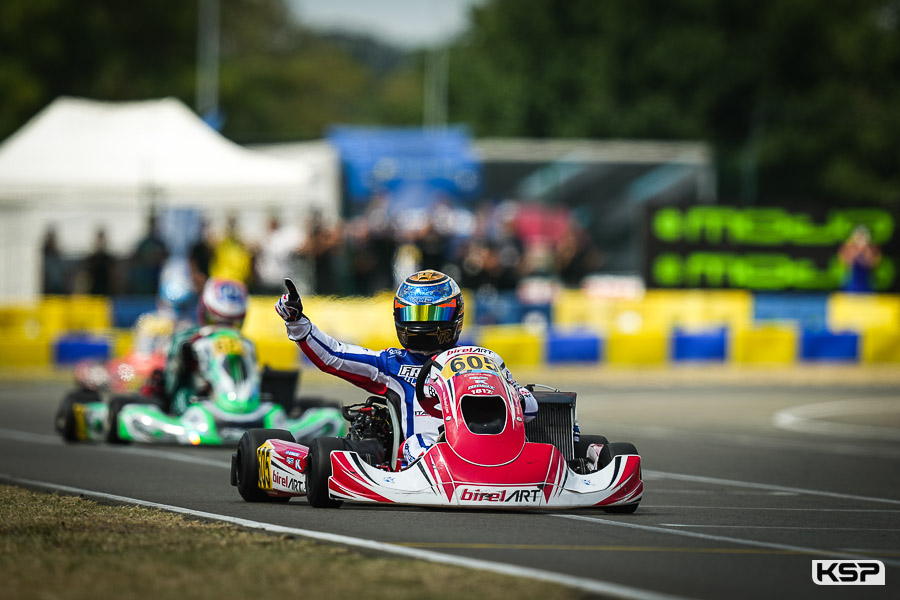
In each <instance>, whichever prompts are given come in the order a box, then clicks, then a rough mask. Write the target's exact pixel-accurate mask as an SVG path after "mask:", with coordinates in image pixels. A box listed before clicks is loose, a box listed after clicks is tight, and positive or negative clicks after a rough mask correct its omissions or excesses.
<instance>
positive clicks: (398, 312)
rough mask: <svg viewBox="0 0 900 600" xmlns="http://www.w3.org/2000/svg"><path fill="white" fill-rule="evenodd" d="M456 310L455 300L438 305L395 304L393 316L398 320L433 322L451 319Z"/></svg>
mask: <svg viewBox="0 0 900 600" xmlns="http://www.w3.org/2000/svg"><path fill="white" fill-rule="evenodd" d="M455 311H456V302H451V303H447V304H441V305H438V306H434V305H427V304H418V305H412V306H402V305H401V306H397V307H396V308H395V309H394V316H395V319H396V320H397V321H400V322H410V321H417V322H423V321H428V322H434V321H451V320H452V319H453V313H454V312H455Z"/></svg>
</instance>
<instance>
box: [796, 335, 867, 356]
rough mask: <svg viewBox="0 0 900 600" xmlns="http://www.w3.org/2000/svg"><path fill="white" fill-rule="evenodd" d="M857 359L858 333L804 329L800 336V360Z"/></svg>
mask: <svg viewBox="0 0 900 600" xmlns="http://www.w3.org/2000/svg"><path fill="white" fill-rule="evenodd" d="M858 359H859V334H857V333H853V332H849V331H848V332H841V333H832V332H830V331H818V330H816V331H809V330H807V331H804V332H803V335H802V337H801V338H800V360H812V361H817V360H823V361H827V360H835V361H840V360H846V361H854V362H855V361H857V360H858Z"/></svg>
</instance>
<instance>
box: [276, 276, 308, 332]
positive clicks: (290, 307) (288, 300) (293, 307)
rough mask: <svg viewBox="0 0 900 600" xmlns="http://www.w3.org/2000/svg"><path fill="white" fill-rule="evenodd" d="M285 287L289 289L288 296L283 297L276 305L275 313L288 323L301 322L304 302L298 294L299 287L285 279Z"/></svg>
mask: <svg viewBox="0 0 900 600" xmlns="http://www.w3.org/2000/svg"><path fill="white" fill-rule="evenodd" d="M284 287H286V288H287V294H285V295H284V296H282V297H281V298H280V299H279V300H278V302H276V303H275V312H277V313H278V316H279V317H281V318H282V319H284V321H285V322H286V323H293V322H294V321H299V320H300V318H301V317H302V316H303V302H301V301H300V294H299V293H298V292H297V286H295V285H294V282H293V281H291V280H290V279H287V278H285V280H284Z"/></svg>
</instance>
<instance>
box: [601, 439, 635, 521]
mask: <svg viewBox="0 0 900 600" xmlns="http://www.w3.org/2000/svg"><path fill="white" fill-rule="evenodd" d="M607 447H608V448H609V453H610V462H612V461H613V459H615V457H617V456H625V455H627V454H637V455H638V456H640V454H638V451H637V448H635V447H634V444H632V443H630V442H613V443H611V444H609V445H608V446H607ZM607 464H608V463H607ZM640 503H641V502H640V500H638V501H637V502H634V503H633V504H622V505H620V506H609V507H606V508H604V509H603V510H604V511H606V512H608V513H610V514H618V515H630V514H632V513H633V512H634V511H636V510H637V509H638V505H640Z"/></svg>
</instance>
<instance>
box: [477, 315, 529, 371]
mask: <svg viewBox="0 0 900 600" xmlns="http://www.w3.org/2000/svg"><path fill="white" fill-rule="evenodd" d="M478 344H479V345H481V346H484V347H485V348H490V349H491V350H493V351H494V352H496V353H497V354H499V355H500V357H501V358H503V362H504V363H506V366H507V367H509V368H510V369H515V368H516V367H535V366H538V365H540V364H541V363H542V362H543V360H544V339H543V336H542V335H539V334H537V333H534V332H532V331H529V330H528V329H525V328H524V327H520V326H518V325H491V326H487V327H482V328H481V331H480V336H479V340H478Z"/></svg>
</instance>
